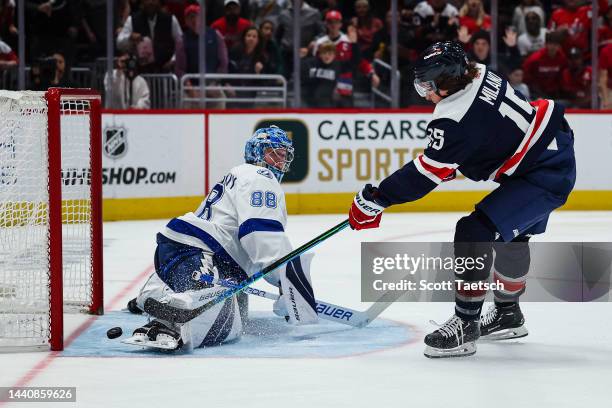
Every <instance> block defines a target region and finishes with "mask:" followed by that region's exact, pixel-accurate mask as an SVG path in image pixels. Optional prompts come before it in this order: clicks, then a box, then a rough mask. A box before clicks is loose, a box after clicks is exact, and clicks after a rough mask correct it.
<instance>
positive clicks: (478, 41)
mask: <svg viewBox="0 0 612 408" xmlns="http://www.w3.org/2000/svg"><path fill="white" fill-rule="evenodd" d="M470 41H471V46H472V49H471V50H470V51H469V52H468V58H469V59H470V60H472V61H475V62H478V63H479V64H484V65H487V66H488V65H489V64H491V55H490V51H491V36H490V34H489V33H488V32H487V31H484V30H480V31H477V32H476V33H474V35H473V36H471V37H470Z"/></svg>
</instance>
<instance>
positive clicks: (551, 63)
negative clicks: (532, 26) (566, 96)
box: [523, 32, 567, 98]
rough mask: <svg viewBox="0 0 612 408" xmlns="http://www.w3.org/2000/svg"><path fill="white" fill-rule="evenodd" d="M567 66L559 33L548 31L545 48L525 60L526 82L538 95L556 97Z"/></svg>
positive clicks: (533, 92) (535, 94)
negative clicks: (562, 73) (562, 74)
mask: <svg viewBox="0 0 612 408" xmlns="http://www.w3.org/2000/svg"><path fill="white" fill-rule="evenodd" d="M566 66H567V58H566V57H565V54H564V53H563V51H562V50H561V41H560V35H559V33H556V32H552V33H548V34H546V45H545V46H544V48H542V49H540V50H538V51H536V52H534V53H533V54H531V55H530V56H529V57H527V59H526V60H525V61H524V62H523V71H524V72H525V83H526V84H527V85H528V86H529V89H531V90H532V94H534V96H536V97H545V98H556V97H558V96H559V82H560V81H561V72H562V71H563V69H564V68H565V67H566Z"/></svg>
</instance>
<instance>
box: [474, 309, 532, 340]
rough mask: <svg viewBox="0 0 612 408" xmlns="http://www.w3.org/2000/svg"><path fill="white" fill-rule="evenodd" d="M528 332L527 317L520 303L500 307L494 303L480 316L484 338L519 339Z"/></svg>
mask: <svg viewBox="0 0 612 408" xmlns="http://www.w3.org/2000/svg"><path fill="white" fill-rule="evenodd" d="M528 334H529V332H528V331H527V328H526V327H525V318H524V317H523V313H522V312H521V308H520V307H519V305H518V303H514V304H512V305H511V306H507V307H498V306H497V305H495V304H494V305H492V306H491V307H490V308H489V310H487V313H485V314H484V315H483V316H482V317H481V318H480V335H481V339H482V340H488V341H494V340H508V339H517V338H521V337H525V336H527V335H528Z"/></svg>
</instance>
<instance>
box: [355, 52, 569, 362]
mask: <svg viewBox="0 0 612 408" xmlns="http://www.w3.org/2000/svg"><path fill="white" fill-rule="evenodd" d="M414 86H415V88H416V90H417V92H418V93H419V94H420V95H421V96H422V97H424V98H426V99H427V100H429V101H431V102H433V103H434V104H435V105H436V106H435V109H434V113H433V118H432V120H431V122H429V124H428V126H427V134H428V137H429V144H428V146H427V148H426V149H425V151H424V153H423V154H421V155H419V156H418V157H417V158H415V159H414V160H413V161H412V162H410V163H408V164H407V165H405V166H404V167H402V168H401V169H399V170H397V171H396V172H395V173H393V174H391V175H390V176H389V177H387V178H386V179H384V180H382V182H381V183H380V185H379V186H378V187H373V186H372V185H369V184H368V185H366V186H365V187H364V188H363V189H362V190H361V191H359V192H358V193H357V195H356V196H355V199H354V201H353V204H352V206H351V209H350V213H349V221H350V224H351V226H352V227H353V229H363V228H376V227H378V226H379V224H380V220H381V216H382V212H383V211H384V209H385V208H387V207H389V206H391V205H394V204H399V203H405V202H409V201H414V200H418V199H420V198H421V197H423V196H425V195H426V194H427V193H429V192H430V191H432V190H433V189H434V188H435V187H436V186H437V185H438V184H440V183H442V182H448V181H450V180H452V179H453V178H455V175H456V174H457V171H460V172H461V174H463V175H464V176H465V177H467V178H469V179H471V180H475V181H480V180H494V181H496V182H497V183H499V186H498V187H497V188H496V189H495V190H494V191H492V192H491V193H490V194H488V195H487V196H486V197H485V198H484V199H483V200H482V201H481V202H479V203H478V204H476V206H475V210H474V211H473V212H472V213H471V214H469V215H468V216H466V217H463V218H461V219H460V220H459V221H458V222H457V225H456V229H455V237H454V242H455V244H454V246H455V256H456V257H459V256H462V257H468V256H469V257H473V258H476V257H480V256H485V257H486V259H488V260H489V261H488V263H487V264H485V267H484V268H482V269H480V270H479V269H478V268H476V267H474V268H472V269H468V270H467V271H466V272H464V273H463V274H462V275H459V274H457V273H456V274H455V276H456V279H461V280H463V281H468V282H483V281H486V280H487V278H488V276H489V273H490V269H491V266H492V265H491V263H492V262H491V260H492V259H493V258H492V252H493V249H495V252H496V257H495V265H494V266H495V280H496V281H497V282H500V283H502V284H503V285H504V290H498V291H495V292H494V296H495V304H494V305H493V306H492V307H491V309H490V310H489V311H488V312H487V313H485V314H484V315H483V316H482V317H481V309H482V305H483V302H484V297H485V294H486V292H485V291H484V290H463V289H456V291H455V313H454V315H453V316H452V317H451V318H450V319H449V320H448V321H446V323H444V324H443V325H442V326H441V327H440V328H439V329H437V330H435V331H434V332H432V333H430V334H428V335H427V336H426V337H425V344H426V349H425V355H426V356H428V357H452V356H461V355H471V354H474V353H475V352H476V340H478V339H479V337H480V336H481V335H482V336H487V337H489V338H493V339H505V338H516V337H522V336H526V335H527V330H526V328H525V327H524V318H523V314H522V313H521V310H520V308H519V304H518V298H519V296H520V295H521V294H522V293H523V292H524V290H525V281H526V274H527V271H528V268H529V247H528V245H527V241H528V240H529V237H530V236H531V235H533V234H540V233H543V232H544V231H545V229H546V224H547V221H548V217H549V215H550V213H551V212H552V211H553V210H555V209H556V208H558V207H560V206H562V205H563V204H564V203H565V201H566V200H567V197H568V195H569V194H570V192H571V190H572V188H573V186H574V182H575V179H576V163H575V158H574V150H573V133H572V130H571V129H570V127H569V125H568V123H567V121H566V120H565V118H564V116H563V115H564V109H563V107H562V106H561V105H559V104H557V103H555V102H553V101H551V100H537V101H535V102H531V103H530V102H528V101H527V100H526V99H525V98H524V97H523V95H521V94H520V93H519V92H517V91H515V90H514V89H512V87H511V86H510V85H509V84H508V82H507V81H506V80H505V79H503V78H502V77H501V76H499V75H498V74H497V73H495V72H494V71H491V70H489V69H488V68H487V67H485V66H484V65H481V64H476V63H473V62H468V60H467V58H466V55H465V53H464V51H463V49H462V48H461V46H460V45H458V44H457V43H453V42H444V43H436V44H434V45H432V46H430V47H429V48H428V49H426V50H425V51H424V52H423V54H422V55H421V57H420V59H419V60H418V61H417V64H416V66H415V82H414ZM508 242H511V243H512V244H510V245H508V244H506V245H503V244H502V243H508ZM498 248H499V249H498Z"/></svg>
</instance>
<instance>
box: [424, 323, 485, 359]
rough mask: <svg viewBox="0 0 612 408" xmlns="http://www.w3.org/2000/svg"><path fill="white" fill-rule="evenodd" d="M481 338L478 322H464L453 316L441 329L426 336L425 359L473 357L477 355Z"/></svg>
mask: <svg viewBox="0 0 612 408" xmlns="http://www.w3.org/2000/svg"><path fill="white" fill-rule="evenodd" d="M479 337H480V330H479V327H478V321H468V320H463V319H461V318H460V317H458V316H457V315H453V316H452V317H451V318H450V319H448V320H447V321H446V323H444V324H443V325H441V326H440V328H439V329H437V330H435V331H433V332H432V333H429V334H428V335H427V336H425V344H426V345H427V347H426V348H425V352H424V354H425V357H429V358H446V357H462V356H471V355H472V354H474V353H476V340H478V338H479Z"/></svg>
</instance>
